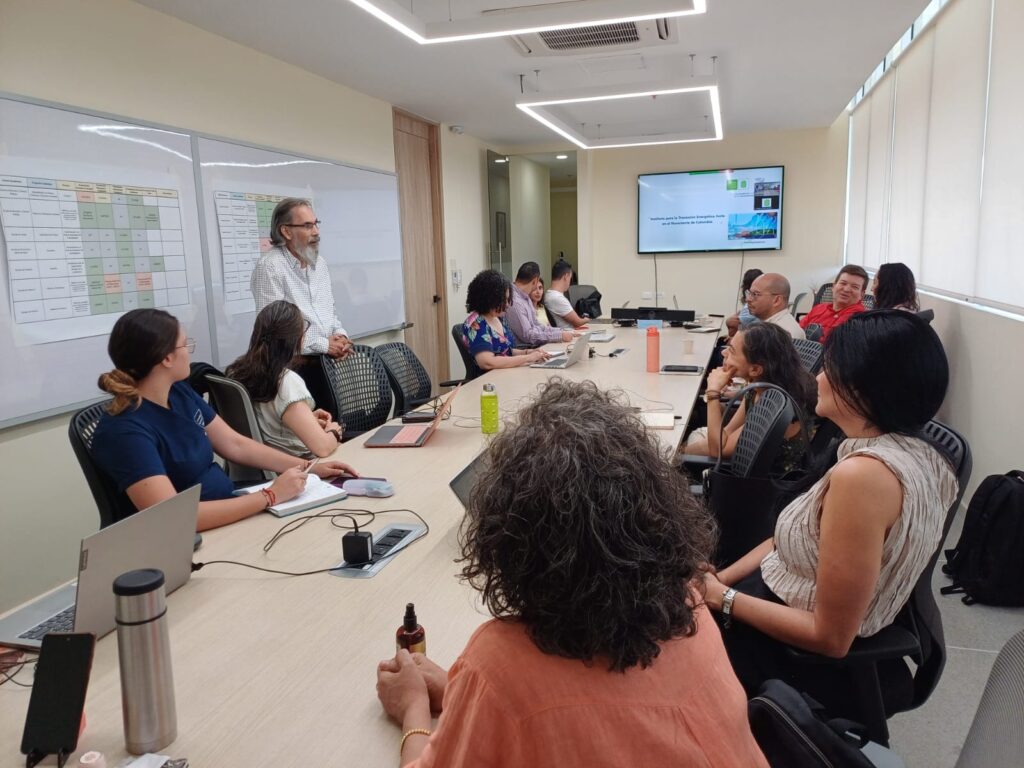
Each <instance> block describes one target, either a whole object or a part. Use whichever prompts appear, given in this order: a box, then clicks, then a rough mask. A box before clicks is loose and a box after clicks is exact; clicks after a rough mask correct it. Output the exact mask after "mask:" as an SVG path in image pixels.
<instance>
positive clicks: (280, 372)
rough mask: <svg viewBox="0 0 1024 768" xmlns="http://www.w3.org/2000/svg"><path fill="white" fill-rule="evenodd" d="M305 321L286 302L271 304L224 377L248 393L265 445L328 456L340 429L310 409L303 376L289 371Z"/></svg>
mask: <svg viewBox="0 0 1024 768" xmlns="http://www.w3.org/2000/svg"><path fill="white" fill-rule="evenodd" d="M308 327H309V323H308V322H307V321H306V319H305V318H304V317H303V316H302V312H300V311H299V308H298V307H296V306H295V305H294V304H292V303H291V302H289V301H273V302H271V303H270V304H268V305H267V306H265V307H264V308H263V309H262V310H260V313H259V314H258V315H256V323H255V325H254V326H253V329H252V337H251V338H250V339H249V349H248V351H246V353H245V354H244V355H242V356H241V357H240V358H238V359H237V360H235V362H233V363H232V364H231V365H229V366H228V367H227V370H226V371H225V373H226V374H227V375H228V376H229V377H231V378H232V379H234V380H235V381H237V382H239V383H240V384H242V386H244V387H245V388H246V389H247V390H249V397H250V398H251V399H252V402H253V406H254V410H255V411H256V421H257V422H258V423H259V426H260V431H261V432H262V433H263V440H264V442H266V443H268V444H269V445H272V446H274V447H275V448H280V449H281V450H282V451H285V452H286V453H290V454H292V455H293V456H300V457H304V458H312V457H313V456H330V455H331V454H332V453H334V449H335V448H337V447H338V443H340V442H341V435H342V426H341V425H340V424H338V423H336V422H334V421H333V420H332V419H331V415H330V414H329V413H328V412H327V411H324V410H321V409H317V410H314V409H313V406H314V403H313V397H312V395H310V394H309V389H307V388H306V384H305V382H304V381H303V380H302V377H300V376H299V374H297V373H295V371H293V370H291V369H289V368H288V366H289V364H290V363H291V362H292V360H293V359H294V358H295V356H296V355H298V354H299V352H300V351H301V349H302V337H303V336H304V335H305V333H306V329H307V328H308Z"/></svg>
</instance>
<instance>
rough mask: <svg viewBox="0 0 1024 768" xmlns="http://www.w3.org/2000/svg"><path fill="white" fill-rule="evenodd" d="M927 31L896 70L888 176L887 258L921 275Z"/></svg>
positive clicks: (928, 78) (928, 98)
mask: <svg viewBox="0 0 1024 768" xmlns="http://www.w3.org/2000/svg"><path fill="white" fill-rule="evenodd" d="M934 44H935V38H934V35H933V32H932V30H931V29H929V30H928V31H927V32H925V33H924V34H923V35H922V36H921V37H919V38H918V39H917V40H915V41H914V45H913V46H911V48H910V49H909V50H908V51H907V52H906V53H904V54H903V56H902V57H901V58H900V60H899V62H898V64H897V70H896V106H895V112H894V114H893V140H892V175H891V179H892V182H891V190H892V191H891V193H890V202H889V248H888V258H887V261H901V262H903V263H904V264H906V265H907V266H908V267H910V269H911V270H912V271H913V272H914V274H915V275H921V229H922V227H923V224H924V180H925V172H926V170H927V167H928V156H927V150H928V144H927V141H926V140H925V139H926V137H927V135H928V115H929V111H930V109H931V104H930V102H931V87H932V52H933V50H934Z"/></svg>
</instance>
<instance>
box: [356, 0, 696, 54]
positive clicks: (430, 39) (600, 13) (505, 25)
mask: <svg viewBox="0 0 1024 768" xmlns="http://www.w3.org/2000/svg"><path fill="white" fill-rule="evenodd" d="M349 2H350V3H353V4H354V5H357V6H359V7H360V8H362V9H363V10H364V11H366V12H367V13H369V14H371V15H373V16H375V17H376V18H378V19H380V20H381V21H383V22H384V23H385V24H387V25H388V26H389V27H391V28H393V29H396V30H397V31H399V32H401V33H402V34H403V35H405V36H406V37H408V38H410V39H412V40H415V41H416V42H417V43H419V44H420V45H430V44H433V43H453V42H459V41H462V40H482V39H485V38H490V37H506V36H508V35H528V34H533V33H536V32H545V31H548V30H554V29H572V28H573V27H592V26H595V25H598V24H619V23H623V22H629V21H647V20H650V19H666V18H672V17H676V16H692V15H694V14H700V13H705V12H706V10H707V0H630V2H629V3H623V2H622V0H577V2H573V3H558V4H556V5H548V6H545V5H528V6H522V7H519V8H512V9H509V12H507V13H493V14H488V15H486V16H484V15H481V16H477V17H473V18H463V19H453V20H450V21H443V22H428V21H424V20H423V19H422V18H420V17H419V16H417V15H416V14H414V13H412V12H411V11H409V10H408V9H407V8H404V7H402V6H401V5H399V4H398V3H397V2H395V0H349ZM624 5H627V6H628V8H629V10H628V11H627V10H624V9H623V6H624Z"/></svg>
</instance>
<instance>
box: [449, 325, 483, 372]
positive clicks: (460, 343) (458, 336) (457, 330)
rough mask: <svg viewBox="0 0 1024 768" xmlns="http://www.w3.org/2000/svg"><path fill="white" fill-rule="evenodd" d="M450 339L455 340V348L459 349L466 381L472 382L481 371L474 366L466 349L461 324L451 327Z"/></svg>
mask: <svg viewBox="0 0 1024 768" xmlns="http://www.w3.org/2000/svg"><path fill="white" fill-rule="evenodd" d="M452 339H454V340H455V346H456V347H458V348H459V354H460V355H462V364H463V365H464V366H466V381H472V380H473V379H475V378H476V377H477V376H480V375H481V374H482V373H483V371H482V370H480V366H479V365H477V364H476V360H475V359H474V357H473V356H472V355H471V354H469V349H467V348H466V339H465V337H463V335H462V323H457V324H456V325H453V326H452Z"/></svg>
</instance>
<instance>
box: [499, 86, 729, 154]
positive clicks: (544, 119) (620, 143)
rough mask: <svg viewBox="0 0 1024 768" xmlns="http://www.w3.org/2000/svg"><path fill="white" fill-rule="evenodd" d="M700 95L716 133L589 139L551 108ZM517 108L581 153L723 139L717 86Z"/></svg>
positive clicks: (585, 94)
mask: <svg viewBox="0 0 1024 768" xmlns="http://www.w3.org/2000/svg"><path fill="white" fill-rule="evenodd" d="M686 93H692V94H700V93H705V94H706V95H707V98H708V101H709V105H710V117H711V118H712V120H713V126H714V133H713V134H712V133H710V132H705V131H700V132H682V131H680V132H676V133H664V134H658V135H637V136H629V137H623V136H617V137H615V138H611V139H593V138H587V137H586V136H584V135H583V134H582V133H581V132H580V131H579V130H577V129H576V128H575V127H573V126H572V125H570V124H569V123H567V122H565V121H564V120H562V119H560V118H558V117H557V116H555V115H554V114H553V113H552V111H551V110H550V107H554V106H559V105H566V104H582V103H585V102H600V101H615V100H622V99H641V98H650V97H652V96H654V97H657V96H669V95H674V94H686ZM516 107H518V108H519V109H521V110H522V111H523V112H525V113H526V114H528V115H529V116H530V117H532V118H533V119H534V120H536V121H537V122H538V123H541V124H542V125H544V126H547V127H548V128H550V129H551V130H552V131H554V132H555V133H557V134H558V135H559V136H561V137H563V138H565V139H568V140H569V141H571V142H572V143H573V144H575V145H576V146H577V147H580V148H581V149H613V148H621V147H643V146H650V145H654V144H688V143H690V142H695V141H720V140H721V138H722V110H721V106H720V105H719V101H718V85H717V84H711V83H706V84H701V85H694V84H687V85H677V86H671V85H669V86H662V87H656V88H645V89H644V90H642V91H614V92H606V93H595V92H594V90H593V89H589V90H588V91H580V92H578V93H577V94H575V95H574V94H572V93H568V92H565V93H562V94H559V95H557V96H555V95H552V96H551V97H549V98H546V99H544V100H539V101H520V102H516Z"/></svg>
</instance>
